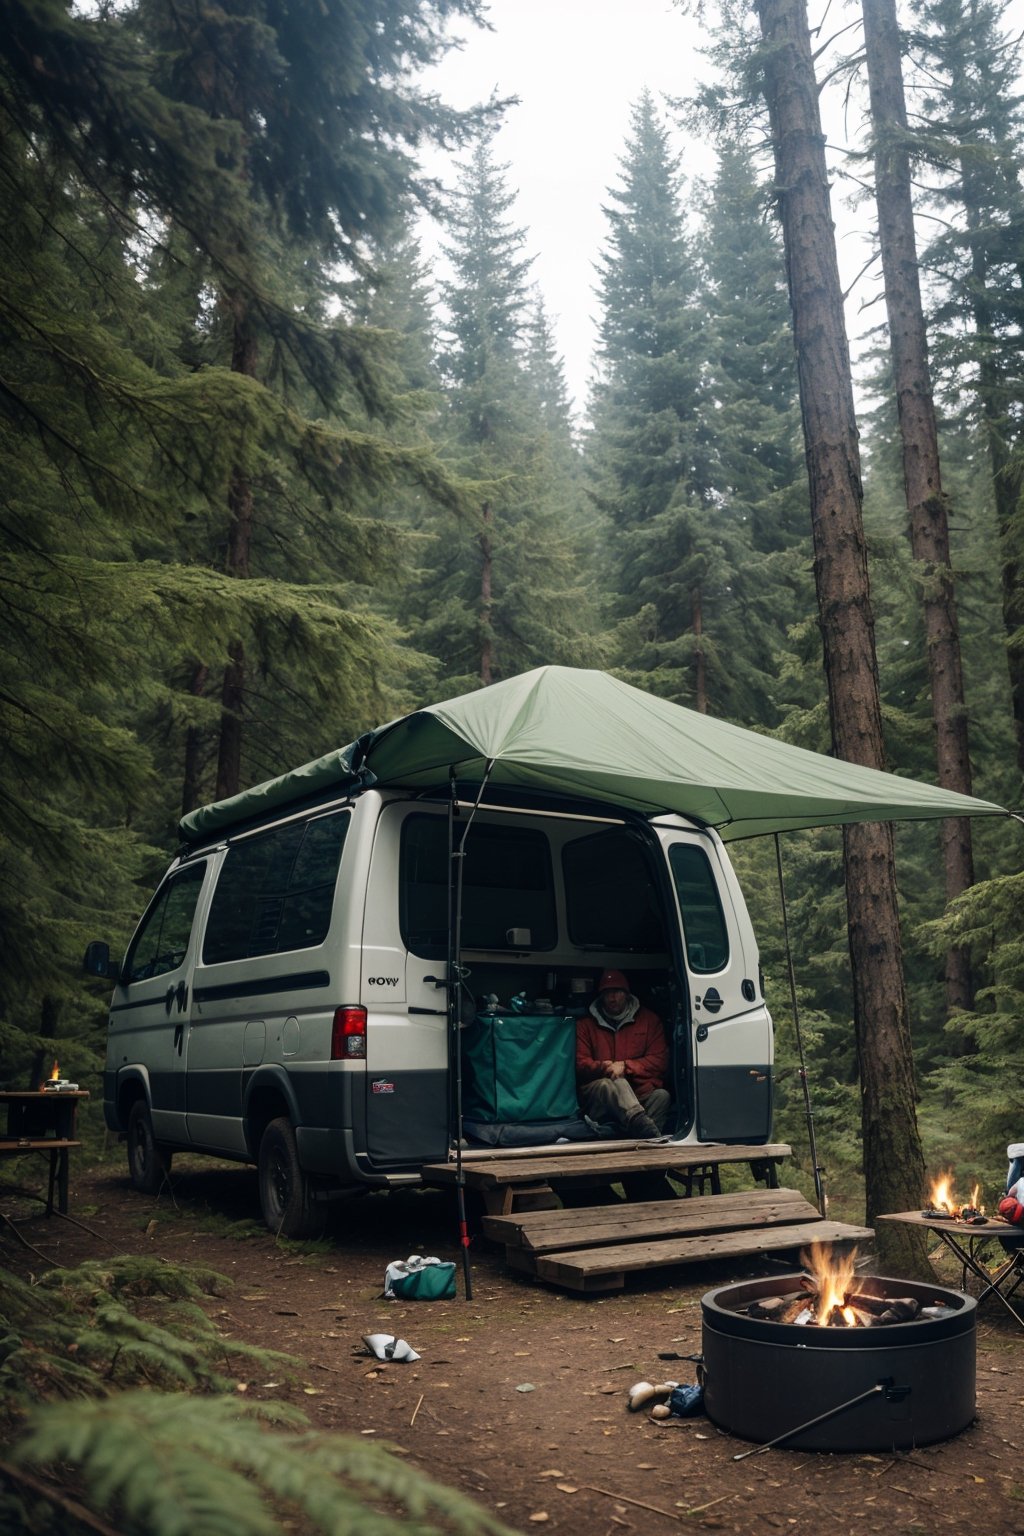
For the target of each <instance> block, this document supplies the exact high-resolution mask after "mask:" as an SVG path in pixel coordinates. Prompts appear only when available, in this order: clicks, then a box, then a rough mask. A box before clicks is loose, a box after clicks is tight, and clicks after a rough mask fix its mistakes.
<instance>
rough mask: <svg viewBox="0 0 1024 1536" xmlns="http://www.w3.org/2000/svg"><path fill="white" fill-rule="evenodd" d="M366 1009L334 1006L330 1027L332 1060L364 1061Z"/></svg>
mask: <svg viewBox="0 0 1024 1536" xmlns="http://www.w3.org/2000/svg"><path fill="white" fill-rule="evenodd" d="M365 1059H366V1009H365V1008H335V1010H334V1024H333V1026H332V1028H331V1060H332V1061H355V1060H360V1061H365Z"/></svg>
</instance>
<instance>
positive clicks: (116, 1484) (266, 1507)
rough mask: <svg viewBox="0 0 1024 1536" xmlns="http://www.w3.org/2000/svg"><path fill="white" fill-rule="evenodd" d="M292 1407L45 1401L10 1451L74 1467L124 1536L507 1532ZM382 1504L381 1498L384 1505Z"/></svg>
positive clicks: (174, 1398)
mask: <svg viewBox="0 0 1024 1536" xmlns="http://www.w3.org/2000/svg"><path fill="white" fill-rule="evenodd" d="M272 1421H273V1422H275V1423H277V1424H278V1425H281V1424H286V1425H291V1426H294V1425H296V1424H297V1423H300V1422H302V1416H301V1414H299V1413H298V1411H297V1410H294V1409H293V1410H287V1409H284V1408H282V1407H281V1405H273V1406H269V1407H268V1405H266V1404H258V1403H249V1402H242V1401H240V1400H239V1399H237V1398H233V1397H232V1398H229V1397H216V1398H210V1397H204V1398H194V1397H190V1396H187V1395H184V1394H172V1393H153V1392H145V1391H132V1392H119V1393H116V1394H114V1395H113V1396H112V1397H109V1398H107V1399H105V1400H103V1401H100V1402H93V1403H89V1404H87V1405H85V1406H82V1405H76V1406H74V1407H71V1406H66V1405H63V1404H62V1405H59V1406H51V1407H48V1408H43V1409H39V1410H38V1411H37V1412H36V1413H34V1414H33V1415H32V1416H31V1418H30V1420H29V1424H28V1428H27V1432H26V1434H25V1435H24V1437H23V1438H22V1439H21V1441H20V1442H19V1443H18V1444H17V1445H16V1446H15V1449H14V1452H13V1456H12V1460H13V1461H14V1463H15V1464H16V1465H18V1466H29V1467H33V1468H36V1469H45V1468H47V1467H56V1466H59V1467H61V1468H67V1467H71V1468H73V1469H74V1470H75V1472H76V1473H77V1474H78V1475H79V1476H80V1478H81V1480H82V1482H83V1483H84V1485H85V1488H86V1489H87V1495H88V1501H89V1504H90V1507H91V1508H93V1509H96V1510H98V1511H103V1512H106V1513H111V1512H116V1514H117V1518H118V1523H119V1526H120V1527H121V1528H122V1529H123V1530H124V1531H125V1532H126V1536H136V1533H138V1536H143V1533H144V1536H243V1533H244V1536H281V1533H282V1530H283V1529H284V1528H286V1527H285V1526H284V1525H283V1524H282V1522H287V1524H288V1526H293V1525H294V1524H295V1523H296V1519H298V1520H299V1522H300V1523H301V1527H302V1529H303V1530H305V1531H308V1532H310V1533H311V1536H312V1533H314V1532H316V1533H323V1536H393V1533H394V1531H395V1527H396V1518H395V1514H394V1512H393V1511H394V1507H395V1506H396V1505H397V1506H398V1507H399V1508H400V1509H401V1510H402V1512H403V1513H402V1521H401V1523H402V1528H403V1530H405V1531H407V1532H408V1533H409V1536H427V1533H428V1532H430V1533H436V1532H437V1531H438V1530H440V1529H443V1530H447V1531H450V1532H452V1533H453V1536H508V1532H507V1528H506V1527H505V1526H504V1525H502V1523H501V1522H500V1521H499V1520H497V1519H495V1518H494V1517H493V1516H492V1515H490V1514H489V1513H488V1512H487V1511H486V1510H483V1509H481V1508H480V1507H479V1506H478V1505H476V1504H474V1503H473V1501H472V1500H471V1499H469V1498H467V1497H466V1496H465V1495H464V1494H462V1493H459V1492H457V1491H456V1490H453V1489H450V1488H444V1487H442V1486H441V1485H440V1484H437V1483H434V1482H432V1481H430V1480H429V1479H427V1478H426V1477H424V1476H423V1474H422V1473H420V1472H418V1471H417V1470H416V1469H415V1468H412V1467H409V1466H406V1465H405V1464H404V1463H403V1462H402V1461H400V1460H399V1459H398V1458H397V1457H395V1456H394V1455H392V1454H391V1453H390V1452H389V1451H388V1449H387V1448H386V1447H385V1446H382V1445H368V1444H367V1443H366V1442H365V1441H364V1440H361V1439H353V1438H351V1437H346V1436H341V1435H328V1434H322V1433H319V1432H313V1431H309V1430H305V1431H298V1432H296V1431H295V1429H294V1427H293V1428H291V1429H287V1428H286V1429H284V1430H280V1429H279V1430H277V1431H275V1432H274V1433H272V1434H271V1433H270V1424H271V1422H272ZM381 1506H383V1507H381Z"/></svg>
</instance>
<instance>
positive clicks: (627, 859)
mask: <svg viewBox="0 0 1024 1536" xmlns="http://www.w3.org/2000/svg"><path fill="white" fill-rule="evenodd" d="M562 873H563V875H564V877H565V906H566V916H567V919H568V924H569V937H570V939H571V940H572V942H573V943H574V944H578V945H579V946H580V947H581V948H583V949H633V950H639V951H640V952H642V953H648V954H653V953H658V952H661V951H662V950H664V949H665V948H666V943H665V924H664V921H663V919H662V914H661V902H660V901H659V898H658V891H657V887H656V885H655V883H654V879H653V877H652V874H651V868H650V864H649V862H648V859H647V857H646V855H645V852H644V849H643V847H642V845H641V844H640V843H639V842H638V841H637V839H636V837H635V836H633V835H632V834H631V833H630V832H628V831H625V830H624V829H622V828H619V827H616V828H614V829H613V830H612V831H609V832H597V833H593V834H591V835H590V836H589V837H582V838H580V839H578V840H577V841H576V842H573V843H567V844H566V846H565V847H564V848H563V850H562Z"/></svg>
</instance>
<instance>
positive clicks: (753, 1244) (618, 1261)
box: [508, 1195, 874, 1291]
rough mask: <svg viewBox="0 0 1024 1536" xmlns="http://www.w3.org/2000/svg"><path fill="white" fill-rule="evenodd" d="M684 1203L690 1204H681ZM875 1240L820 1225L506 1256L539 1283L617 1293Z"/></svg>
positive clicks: (866, 1231) (858, 1230) (865, 1233)
mask: <svg viewBox="0 0 1024 1536" xmlns="http://www.w3.org/2000/svg"><path fill="white" fill-rule="evenodd" d="M711 1198H713V1199H718V1200H721V1199H725V1198H727V1197H726V1196H723V1195H718V1196H713V1197H711ZM683 1203H686V1204H689V1202H680V1204H683ZM873 1237H874V1233H873V1232H872V1230H871V1228H870V1227H854V1226H849V1225H847V1223H845V1222H841V1221H820V1220H819V1221H813V1222H811V1221H808V1222H798V1223H795V1224H792V1225H786V1226H778V1227H767V1226H762V1227H756V1228H755V1227H749V1228H746V1229H744V1230H741V1231H731V1232H707V1231H703V1232H701V1233H699V1234H698V1235H695V1236H689V1237H685V1236H674V1237H669V1238H664V1239H662V1240H660V1241H655V1242H631V1243H616V1244H613V1245H610V1246H608V1247H604V1248H580V1249H574V1250H570V1251H565V1252H553V1253H546V1254H531V1253H529V1252H527V1250H525V1249H520V1248H513V1249H510V1250H508V1260H509V1263H510V1264H511V1266H512V1267H513V1268H514V1269H522V1270H526V1271H527V1273H529V1274H533V1275H535V1276H536V1277H537V1279H539V1280H546V1281H547V1282H548V1283H549V1284H550V1285H558V1286H562V1287H563V1288H565V1289H567V1290H573V1291H617V1290H621V1289H622V1287H623V1286H624V1285H625V1283H626V1275H627V1274H628V1273H630V1272H635V1271H636V1270H641V1269H643V1270H646V1269H658V1268H665V1267H670V1266H675V1265H682V1264H697V1263H707V1262H708V1261H710V1260H714V1259H735V1258H743V1257H747V1256H750V1255H756V1254H762V1253H782V1252H785V1251H787V1250H788V1249H793V1250H799V1249H801V1248H803V1247H805V1246H806V1245H807V1244H808V1243H812V1242H826V1243H843V1244H846V1243H854V1242H865V1241H867V1240H869V1239H870V1238H873Z"/></svg>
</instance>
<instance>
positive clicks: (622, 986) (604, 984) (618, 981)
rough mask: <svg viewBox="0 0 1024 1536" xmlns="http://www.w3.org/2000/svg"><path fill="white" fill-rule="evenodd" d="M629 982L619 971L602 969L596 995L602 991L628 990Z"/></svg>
mask: <svg viewBox="0 0 1024 1536" xmlns="http://www.w3.org/2000/svg"><path fill="white" fill-rule="evenodd" d="M628 991H629V982H628V981H627V980H626V978H625V976H623V974H622V972H621V971H602V973H601V980H600V981H599V982H598V984H597V995H598V997H600V996H601V993H602V992H628Z"/></svg>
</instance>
